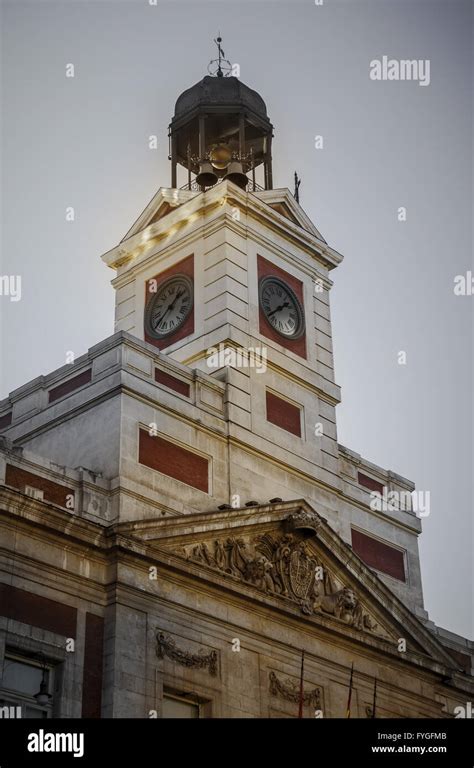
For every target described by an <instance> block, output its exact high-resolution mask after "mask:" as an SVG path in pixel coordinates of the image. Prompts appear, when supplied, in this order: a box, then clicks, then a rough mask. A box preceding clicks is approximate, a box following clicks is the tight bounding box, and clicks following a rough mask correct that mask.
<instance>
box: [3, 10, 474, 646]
mask: <svg viewBox="0 0 474 768" xmlns="http://www.w3.org/2000/svg"><path fill="white" fill-rule="evenodd" d="M471 16H472V9H471V5H470V3H468V2H458V1H457V0H410V1H408V0H386V1H384V0H370V1H369V2H362V0H350V1H348V2H340V0H324V4H323V5H322V6H316V5H315V3H314V2H313V0H304V1H301V2H297V1H295V0H291V2H288V1H284V0H280V1H278V0H268V1H261V2H255V0H253V1H252V2H243V1H242V0H215V1H214V2H208V3H201V2H199V0H193V2H190V3H186V2H180V0H172V1H171V2H162V1H161V0H159V3H158V6H156V7H155V6H150V5H149V2H148V0H129V1H125V0H124V1H118V0H102V1H95V2H88V1H87V0H85V1H82V0H81V1H79V0H60V1H59V2H49V1H48V0H35V1H34V2H22V0H15V2H5V1H4V2H2V22H3V23H2V34H3V40H2V43H3V45H2V47H3V55H2V102H3V121H2V123H3V124H2V133H3V135H2V161H3V185H2V205H1V213H2V265H1V274H13V275H21V276H22V300H21V301H19V302H10V301H8V300H7V299H6V298H5V297H2V298H0V308H1V309H2V324H3V325H2V327H3V333H2V345H3V347H2V351H1V381H0V385H1V393H0V396H2V397H4V396H5V395H7V394H8V392H9V391H11V390H12V389H14V388H15V387H18V386H20V385H21V384H23V383H25V382H26V381H28V380H29V379H31V378H34V377H35V376H37V375H39V374H41V373H47V372H49V371H50V370H53V369H54V368H56V367H58V366H60V365H63V364H64V363H65V362H66V359H65V356H66V352H67V351H68V350H72V351H74V353H75V354H76V355H79V354H82V353H83V352H85V351H86V350H87V348H88V347H90V346H91V345H93V344H95V343H96V342H98V341H100V340H101V339H103V338H105V337H106V336H108V335H110V334H111V333H113V305H114V293H113V289H112V288H111V286H110V282H109V281H110V280H111V278H112V277H113V273H112V272H111V271H110V270H108V269H107V268H106V267H105V266H104V265H103V263H102V262H101V260H100V254H101V253H103V252H104V251H106V250H108V249H109V248H111V247H113V246H114V245H115V244H116V243H117V242H118V241H119V240H120V239H121V238H122V236H123V235H124V234H125V232H126V231H127V230H128V229H129V228H130V226H131V224H132V223H133V221H134V220H135V219H136V218H137V216H138V214H139V213H140V212H141V211H142V209H143V208H144V207H145V205H146V203H147V202H148V200H149V199H150V198H151V197H152V195H153V194H154V193H155V191H156V190H157V189H158V187H160V186H168V185H169V167H168V165H169V164H168V160H167V154H168V146H167V126H168V123H169V120H170V118H171V116H172V113H173V109H174V102H175V100H176V98H177V96H178V95H179V93H180V92H181V91H183V90H184V89H185V88H188V87H189V86H191V85H192V84H193V83H195V82H196V81H197V80H199V79H201V78H202V77H203V75H204V74H206V67H207V63H208V61H209V59H210V58H211V57H214V50H213V47H214V46H213V43H212V39H213V37H215V35H216V33H217V31H218V29H220V31H221V33H222V35H223V38H224V50H225V52H226V54H227V56H228V58H229V59H231V61H232V62H233V63H235V62H237V63H239V64H240V67H241V77H242V80H243V81H244V82H245V83H246V84H247V85H249V86H250V87H252V88H255V89H256V90H258V91H259V92H260V93H261V95H262V96H263V98H264V99H265V101H266V103H267V107H268V111H269V115H270V118H271V120H272V122H273V123H274V125H275V140H274V181H275V186H282V187H283V186H289V187H290V188H291V187H292V178H293V172H294V170H297V171H298V172H299V174H300V176H301V177H302V180H303V181H302V185H301V189H300V192H301V203H302V205H303V207H304V209H305V210H306V212H307V213H308V214H309V215H310V216H311V218H312V219H313V221H314V222H315V224H316V226H317V227H318V228H319V229H320V230H321V231H322V233H323V235H324V236H325V238H326V239H327V240H328V242H329V243H330V244H331V245H332V246H334V247H335V248H336V249H337V250H339V251H341V252H342V253H343V254H344V256H345V260H344V262H343V264H342V266H340V267H339V268H338V269H337V270H336V271H335V272H333V273H332V277H333V279H334V281H335V286H334V288H333V291H332V318H333V332H334V351H335V363H336V378H337V381H338V383H339V384H341V386H342V395H343V401H342V404H341V405H340V406H339V408H338V431H339V440H340V442H341V443H343V444H344V445H346V446H347V447H349V448H351V449H353V450H356V451H358V452H360V453H361V454H362V455H363V456H365V457H366V458H368V459H369V460H371V461H374V462H375V463H377V464H380V465H382V466H384V467H387V468H390V469H392V470H394V471H396V472H398V473H400V474H402V475H405V476H406V477H408V478H410V479H412V480H414V481H415V482H416V484H417V487H418V488H419V489H420V490H423V491H430V493H431V515H430V516H429V517H428V518H427V519H426V520H425V521H424V534H423V536H422V538H421V547H420V548H421V556H422V572H423V581H424V592H425V600H426V606H427V608H428V610H429V612H430V616H431V618H432V619H433V620H434V621H436V622H437V623H439V624H440V625H442V626H445V627H447V628H449V629H451V630H453V631H457V632H459V633H461V634H464V635H469V636H472V635H473V607H472V603H473V600H472V594H473V586H472V585H473V578H472V577H473V572H472V548H473V523H472V512H473V479H472V477H473V460H472V459H473V446H472V430H473V418H472V416H473V403H472V385H473V381H472V378H473V365H472V363H473V323H472V317H473V315H472V307H473V302H474V296H471V297H470V296H455V295H454V292H453V285H454V282H453V281H454V277H455V275H458V274H465V273H466V271H467V270H468V269H472V268H473V265H472V230H471V217H472V184H471V182H472V145H471V141H472V138H471V137H472V72H471V66H472V42H471V30H472V19H471ZM383 55H388V56H389V57H394V58H398V59H403V58H405V59H429V60H430V62H431V71H430V76H431V83H430V85H429V86H427V87H423V86H420V85H418V84H417V83H416V82H396V81H388V82H387V81H385V82H374V81H372V80H370V78H369V62H370V61H371V60H372V59H375V58H381V57H382V56H383ZM67 63H73V64H74V66H75V77H74V78H69V79H68V78H66V77H65V67H66V64H67ZM150 134H157V135H158V137H159V146H158V150H156V151H153V150H150V149H149V148H148V137H149V135H150ZM315 135H322V136H323V140H324V148H323V149H315V147H314V137H315ZM67 206H74V208H75V214H76V220H75V221H74V223H71V222H66V220H65V208H66V207H67ZM400 206H406V209H407V221H406V222H399V221H398V219H397V210H398V208H399V207H400ZM401 350H403V351H405V352H406V354H407V364H406V365H404V366H403V365H399V364H398V353H399V351H401Z"/></svg>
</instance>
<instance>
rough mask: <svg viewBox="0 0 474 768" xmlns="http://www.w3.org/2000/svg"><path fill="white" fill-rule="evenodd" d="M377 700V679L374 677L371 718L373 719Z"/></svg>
mask: <svg viewBox="0 0 474 768" xmlns="http://www.w3.org/2000/svg"><path fill="white" fill-rule="evenodd" d="M376 699H377V678H376V677H374V701H373V704H372V718H375V702H376Z"/></svg>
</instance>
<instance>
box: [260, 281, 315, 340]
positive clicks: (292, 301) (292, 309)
mask: <svg viewBox="0 0 474 768" xmlns="http://www.w3.org/2000/svg"><path fill="white" fill-rule="evenodd" d="M259 300H260V306H261V308H262V310H263V313H264V315H265V318H266V320H267V322H268V323H270V325H271V326H272V328H274V330H275V331H276V332H277V333H279V334H280V336H283V337H284V338H286V339H299V338H300V337H301V336H302V335H303V333H304V312H303V307H302V306H301V302H300V300H299V299H298V297H297V296H296V294H295V292H294V291H293V290H292V288H290V287H289V286H288V285H286V283H284V282H283V280H280V279H279V278H278V277H264V278H263V279H262V280H261V281H260V284H259Z"/></svg>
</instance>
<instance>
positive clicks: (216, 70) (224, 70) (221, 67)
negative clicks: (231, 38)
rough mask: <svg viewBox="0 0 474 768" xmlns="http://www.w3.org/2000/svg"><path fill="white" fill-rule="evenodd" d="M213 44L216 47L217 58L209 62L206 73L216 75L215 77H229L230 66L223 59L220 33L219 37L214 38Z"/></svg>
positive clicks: (228, 62)
mask: <svg viewBox="0 0 474 768" xmlns="http://www.w3.org/2000/svg"><path fill="white" fill-rule="evenodd" d="M214 42H215V44H216V45H217V56H218V57H217V59H212V61H210V62H209V64H208V67H207V71H208V72H209V74H210V75H217V77H229V75H230V73H231V71H232V64H231V63H230V61H229V60H228V59H226V58H225V53H224V51H223V49H222V46H221V43H222V37H221V36H220V33H219V36H218V37H216V38H215V40H214ZM216 65H217V67H216Z"/></svg>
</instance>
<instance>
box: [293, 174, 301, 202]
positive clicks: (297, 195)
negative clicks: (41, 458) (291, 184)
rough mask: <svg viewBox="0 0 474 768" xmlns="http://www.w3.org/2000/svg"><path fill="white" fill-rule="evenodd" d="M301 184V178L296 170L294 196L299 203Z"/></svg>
mask: <svg viewBox="0 0 474 768" xmlns="http://www.w3.org/2000/svg"><path fill="white" fill-rule="evenodd" d="M300 184H301V179H300V178H299V176H298V174H297V173H296V171H295V191H294V192H293V197H294V198H295V200H296V202H297V203H299V201H300Z"/></svg>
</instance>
